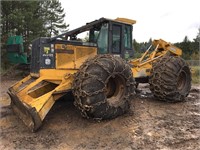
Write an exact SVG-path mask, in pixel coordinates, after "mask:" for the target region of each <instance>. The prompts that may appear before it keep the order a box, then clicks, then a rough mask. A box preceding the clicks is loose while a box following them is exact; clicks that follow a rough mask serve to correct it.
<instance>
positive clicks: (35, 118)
mask: <svg viewBox="0 0 200 150" xmlns="http://www.w3.org/2000/svg"><path fill="white" fill-rule="evenodd" d="M8 94H9V95H10V98H11V104H10V105H11V107H12V109H13V111H14V112H15V113H16V115H17V116H18V117H19V118H20V119H21V120H22V121H23V122H24V124H25V125H26V126H27V127H28V128H29V129H30V130H31V131H32V132H35V131H36V130H37V129H38V128H39V127H40V126H41V125H42V120H41V118H40V116H39V115H38V112H37V110H36V109H35V108H32V107H31V106H29V105H28V104H26V103H23V102H22V101H21V100H19V98H18V97H17V96H16V93H15V92H14V91H13V90H12V88H10V89H9V91H8Z"/></svg>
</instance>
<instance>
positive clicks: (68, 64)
mask: <svg viewBox="0 0 200 150" xmlns="http://www.w3.org/2000/svg"><path fill="white" fill-rule="evenodd" d="M55 48H56V49H55V51H56V69H78V68H79V67H80V66H81V65H82V64H83V62H85V60H86V59H88V58H90V57H93V56H95V55H96V54H97V48H96V47H89V46H73V45H64V44H56V45H55Z"/></svg>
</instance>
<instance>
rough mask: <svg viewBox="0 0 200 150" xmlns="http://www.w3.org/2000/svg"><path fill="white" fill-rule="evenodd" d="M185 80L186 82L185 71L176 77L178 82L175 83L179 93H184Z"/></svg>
mask: <svg viewBox="0 0 200 150" xmlns="http://www.w3.org/2000/svg"><path fill="white" fill-rule="evenodd" d="M186 80H187V75H186V73H185V71H181V73H180V74H179V77H178V82H177V88H178V90H179V91H180V92H183V91H184V89H185V87H186Z"/></svg>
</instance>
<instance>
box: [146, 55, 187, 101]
mask: <svg viewBox="0 0 200 150" xmlns="http://www.w3.org/2000/svg"><path fill="white" fill-rule="evenodd" d="M152 68H153V69H152V70H151V75H150V78H149V83H150V90H151V91H152V93H153V94H154V96H155V97H156V98H158V99H160V100H163V101H167V102H180V101H184V100H185V97H187V95H188V94H189V92H190V89H191V72H190V68H189V66H188V64H187V63H186V62H185V61H184V60H183V59H182V58H181V57H178V56H165V57H163V58H161V59H160V60H159V61H157V62H155V63H154V64H153V67H152Z"/></svg>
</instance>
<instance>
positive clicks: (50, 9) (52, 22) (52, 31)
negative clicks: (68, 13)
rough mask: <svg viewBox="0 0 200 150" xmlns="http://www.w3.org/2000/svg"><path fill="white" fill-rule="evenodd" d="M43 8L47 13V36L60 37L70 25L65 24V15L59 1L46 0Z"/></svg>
mask: <svg viewBox="0 0 200 150" xmlns="http://www.w3.org/2000/svg"><path fill="white" fill-rule="evenodd" d="M42 6H43V9H44V12H45V20H46V22H45V27H46V28H47V31H48V32H47V36H54V35H58V34H60V32H63V30H66V28H67V27H68V25H66V23H65V22H64V17H65V13H64V9H63V8H62V6H61V3H60V2H59V0H45V1H43V4H42Z"/></svg>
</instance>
